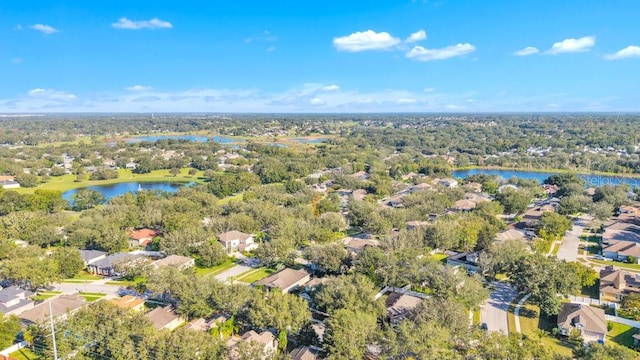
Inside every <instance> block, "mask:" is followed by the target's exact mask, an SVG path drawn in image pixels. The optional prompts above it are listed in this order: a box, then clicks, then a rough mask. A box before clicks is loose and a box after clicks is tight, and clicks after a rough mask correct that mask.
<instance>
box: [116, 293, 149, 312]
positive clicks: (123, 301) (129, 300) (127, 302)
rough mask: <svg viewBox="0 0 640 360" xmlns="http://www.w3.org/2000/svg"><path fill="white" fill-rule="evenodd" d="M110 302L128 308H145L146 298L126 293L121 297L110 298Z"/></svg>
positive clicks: (135, 309) (136, 309) (140, 309)
mask: <svg viewBox="0 0 640 360" xmlns="http://www.w3.org/2000/svg"><path fill="white" fill-rule="evenodd" d="M109 302H110V303H112V304H113V305H115V306H117V307H121V308H123V309H127V310H133V311H142V310H144V300H143V299H141V298H139V297H135V296H132V295H125V296H123V297H121V298H117V299H111V300H109Z"/></svg>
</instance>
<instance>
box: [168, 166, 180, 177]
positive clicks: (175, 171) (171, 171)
mask: <svg viewBox="0 0 640 360" xmlns="http://www.w3.org/2000/svg"><path fill="white" fill-rule="evenodd" d="M169 174H171V175H173V177H176V176H178V175H180V168H175V167H174V168H171V169H169Z"/></svg>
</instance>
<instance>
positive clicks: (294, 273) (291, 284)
mask: <svg viewBox="0 0 640 360" xmlns="http://www.w3.org/2000/svg"><path fill="white" fill-rule="evenodd" d="M309 281H311V275H309V273H308V272H306V271H305V270H293V269H289V268H286V269H283V270H280V271H278V272H277V273H275V274H273V275H271V276H267V277H266V278H264V279H262V280H259V281H258V282H256V284H257V285H260V286H264V287H266V288H267V289H270V290H271V289H279V290H281V291H282V292H283V293H286V292H289V291H291V290H293V289H294V288H296V287H298V286H302V285H304V284H306V283H308V282H309Z"/></svg>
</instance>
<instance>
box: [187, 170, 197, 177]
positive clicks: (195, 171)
mask: <svg viewBox="0 0 640 360" xmlns="http://www.w3.org/2000/svg"><path fill="white" fill-rule="evenodd" d="M197 173H198V170H197V169H194V168H190V169H189V175H191V176H193V175H195V174H197Z"/></svg>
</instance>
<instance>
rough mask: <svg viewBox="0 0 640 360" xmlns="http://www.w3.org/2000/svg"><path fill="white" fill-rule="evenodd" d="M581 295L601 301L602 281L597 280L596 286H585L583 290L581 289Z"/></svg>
mask: <svg viewBox="0 0 640 360" xmlns="http://www.w3.org/2000/svg"><path fill="white" fill-rule="evenodd" d="M576 295H578V294H576ZM579 295H580V296H586V297H590V298H592V299H599V298H600V280H596V282H595V284H593V285H591V286H583V287H582V289H580V294H579Z"/></svg>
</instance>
